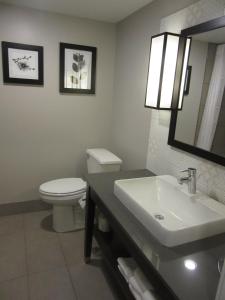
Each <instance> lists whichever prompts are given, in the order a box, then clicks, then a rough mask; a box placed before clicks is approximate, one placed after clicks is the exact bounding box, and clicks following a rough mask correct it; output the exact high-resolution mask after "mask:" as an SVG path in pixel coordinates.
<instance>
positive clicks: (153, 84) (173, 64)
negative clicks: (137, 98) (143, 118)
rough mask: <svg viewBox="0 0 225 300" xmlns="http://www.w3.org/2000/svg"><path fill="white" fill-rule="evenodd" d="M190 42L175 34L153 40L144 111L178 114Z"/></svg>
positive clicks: (159, 36)
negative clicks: (170, 111) (164, 111)
mask: <svg viewBox="0 0 225 300" xmlns="http://www.w3.org/2000/svg"><path fill="white" fill-rule="evenodd" d="M190 45H191V38H189V37H183V36H181V35H178V34H174V33H168V32H165V33H162V34H158V35H155V36H152V39H151V48H150V59H149V70H148V81H147V91H146V99H145V107H149V108H155V109H158V110H181V109H182V102H183V94H184V86H185V79H186V70H187V64H188V58H189V51H190Z"/></svg>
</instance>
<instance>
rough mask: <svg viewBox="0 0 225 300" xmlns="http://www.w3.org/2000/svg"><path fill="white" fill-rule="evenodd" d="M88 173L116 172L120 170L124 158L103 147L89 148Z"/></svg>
mask: <svg viewBox="0 0 225 300" xmlns="http://www.w3.org/2000/svg"><path fill="white" fill-rule="evenodd" d="M86 153H87V169H88V173H102V172H116V171H119V170H120V166H121V164H122V160H121V159H120V158H119V157H117V156H116V155H115V154H113V153H112V152H110V151H108V150H106V149H103V148H95V149H87V151H86Z"/></svg>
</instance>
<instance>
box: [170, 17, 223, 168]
mask: <svg viewBox="0 0 225 300" xmlns="http://www.w3.org/2000/svg"><path fill="white" fill-rule="evenodd" d="M222 27H225V16H222V17H219V18H216V19H213V20H210V21H208V22H204V23H201V24H198V25H195V26H193V27H189V28H186V29H184V30H182V31H181V34H182V35H183V36H190V35H194V34H199V33H204V32H207V31H211V30H215V29H218V28H222ZM224 30H225V28H224ZM177 114H178V111H171V119H170V128H169V136H168V145H170V146H172V147H175V148H178V149H181V150H183V151H186V152H189V153H191V154H194V155H196V156H199V157H202V158H205V159H207V160H209V161H213V162H215V163H217V164H219V165H222V166H225V157H223V156H220V155H217V154H215V153H212V152H210V151H206V150H204V149H201V148H198V147H196V146H192V145H189V144H186V143H183V142H180V141H178V140H176V139H175V133H176V124H177ZM190 122H191V119H190Z"/></svg>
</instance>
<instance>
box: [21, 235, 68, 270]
mask: <svg viewBox="0 0 225 300" xmlns="http://www.w3.org/2000/svg"><path fill="white" fill-rule="evenodd" d="M25 236H26V246H27V262H28V272H29V273H33V272H41V271H45V270H49V269H51V268H56V267H62V266H65V260H64V256H63V253H62V249H61V246H60V244H59V239H58V236H57V234H56V233H54V232H48V231H45V230H33V231H29V232H26V234H25Z"/></svg>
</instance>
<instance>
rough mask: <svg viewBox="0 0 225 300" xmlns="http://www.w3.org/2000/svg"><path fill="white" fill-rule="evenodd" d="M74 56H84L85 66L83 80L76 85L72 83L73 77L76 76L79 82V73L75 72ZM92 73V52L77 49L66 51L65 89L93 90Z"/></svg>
mask: <svg viewBox="0 0 225 300" xmlns="http://www.w3.org/2000/svg"><path fill="white" fill-rule="evenodd" d="M74 54H80V55H84V61H85V66H84V67H83V68H82V70H81V72H82V74H83V75H84V76H83V79H82V80H81V81H79V83H78V84H75V83H73V82H72V81H71V76H74V77H75V78H77V79H78V80H79V76H80V74H79V72H78V73H77V72H75V71H74V70H73V67H72V66H73V63H75V61H74V59H73V55H74ZM91 71H92V52H90V51H84V50H76V49H65V73H64V86H65V88H77V89H91Z"/></svg>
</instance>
